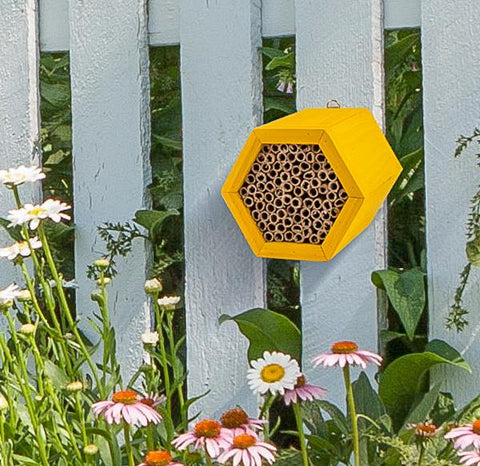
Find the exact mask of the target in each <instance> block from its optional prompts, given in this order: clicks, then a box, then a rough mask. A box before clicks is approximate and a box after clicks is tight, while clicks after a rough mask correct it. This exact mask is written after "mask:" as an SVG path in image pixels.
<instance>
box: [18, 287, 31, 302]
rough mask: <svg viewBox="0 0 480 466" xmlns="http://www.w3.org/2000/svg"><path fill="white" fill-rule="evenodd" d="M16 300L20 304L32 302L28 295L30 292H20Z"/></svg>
mask: <svg viewBox="0 0 480 466" xmlns="http://www.w3.org/2000/svg"><path fill="white" fill-rule="evenodd" d="M17 299H18V300H19V301H20V302H22V303H27V302H30V301H32V295H31V294H30V291H28V290H20V291H19V292H18V296H17Z"/></svg>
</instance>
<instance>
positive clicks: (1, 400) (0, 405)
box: [0, 393, 8, 411]
mask: <svg viewBox="0 0 480 466" xmlns="http://www.w3.org/2000/svg"><path fill="white" fill-rule="evenodd" d="M6 409H8V401H7V399H6V398H5V397H4V396H3V395H2V394H1V393H0V411H5V410H6Z"/></svg>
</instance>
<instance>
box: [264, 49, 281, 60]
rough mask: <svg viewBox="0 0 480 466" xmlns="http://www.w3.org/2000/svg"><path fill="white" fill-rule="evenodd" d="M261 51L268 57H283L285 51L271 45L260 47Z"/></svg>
mask: <svg viewBox="0 0 480 466" xmlns="http://www.w3.org/2000/svg"><path fill="white" fill-rule="evenodd" d="M260 50H261V51H262V53H263V54H264V55H265V56H266V57H268V58H270V59H271V58H276V57H283V55H285V52H284V51H283V50H279V49H274V48H272V47H262V48H261V49H260Z"/></svg>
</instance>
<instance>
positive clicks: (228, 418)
mask: <svg viewBox="0 0 480 466" xmlns="http://www.w3.org/2000/svg"><path fill="white" fill-rule="evenodd" d="M220 421H221V423H222V425H223V427H226V428H227V429H234V428H235V427H241V426H243V425H245V424H248V414H247V413H246V412H245V411H244V410H243V409H242V408H234V409H230V410H228V411H225V412H224V413H223V414H222V417H221V418H220Z"/></svg>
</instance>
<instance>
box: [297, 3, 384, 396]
mask: <svg viewBox="0 0 480 466" xmlns="http://www.w3.org/2000/svg"><path fill="white" fill-rule="evenodd" d="M296 31H297V42H296V49H297V81H298V83H297V86H298V91H297V92H298V100H297V102H298V108H299V109H302V108H305V107H324V106H325V103H326V102H327V100H328V99H332V98H335V99H338V100H339V101H340V102H341V103H342V105H343V106H345V107H361V106H364V107H368V108H370V109H371V110H372V111H373V113H374V115H375V117H376V118H377V121H378V122H379V123H380V124H382V121H383V67H382V60H383V50H382V46H383V23H382V1H380V0H366V1H363V2H351V1H349V0H339V1H336V2H334V3H332V2H330V1H328V0H321V1H320V0H296ZM384 236H385V235H384V215H383V213H382V212H381V213H380V214H379V215H378V216H377V219H376V221H375V224H373V225H371V226H370V227H369V228H368V229H367V230H366V231H365V232H363V233H362V234H361V236H360V237H359V238H357V239H355V240H354V242H353V243H352V244H350V245H349V246H347V248H346V249H345V250H343V251H342V252H341V253H340V254H339V255H338V256H336V257H335V258H334V259H333V260H331V261H330V262H328V263H314V262H302V263H301V305H302V321H303V360H304V370H305V371H306V373H307V375H308V376H309V378H310V379H312V380H315V381H316V382H318V383H320V384H321V385H323V386H325V387H326V388H328V389H329V390H330V393H329V399H330V400H332V401H333V402H335V403H339V404H343V403H344V399H345V395H344V393H343V390H341V389H340V387H341V386H342V381H341V380H342V379H341V371H338V370H334V369H330V370H328V371H322V372H321V371H320V370H319V369H317V370H315V371H312V370H311V369H310V367H311V365H310V360H311V358H312V357H313V356H314V355H316V354H319V353H321V352H324V351H326V350H329V346H330V344H331V343H333V342H335V341H338V340H353V341H356V342H358V344H359V346H361V347H363V348H366V349H372V350H375V349H376V348H377V328H378V326H377V303H376V292H375V288H374V287H373V285H372V284H371V282H370V274H371V272H372V271H373V270H375V269H378V268H382V267H384V266H385V263H384V259H385V254H384V249H385V248H384Z"/></svg>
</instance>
